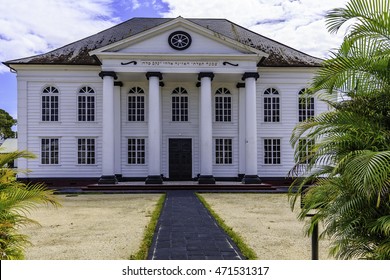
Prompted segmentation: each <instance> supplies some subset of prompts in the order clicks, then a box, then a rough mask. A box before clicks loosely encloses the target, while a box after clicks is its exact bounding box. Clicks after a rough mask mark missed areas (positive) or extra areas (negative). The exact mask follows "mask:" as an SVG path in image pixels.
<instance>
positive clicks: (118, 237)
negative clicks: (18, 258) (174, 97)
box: [23, 193, 327, 260]
mask: <svg viewBox="0 0 390 280" xmlns="http://www.w3.org/2000/svg"><path fill="white" fill-rule="evenodd" d="M202 195H203V197H204V198H205V199H206V200H207V202H208V203H209V204H210V205H211V206H212V208H213V209H214V211H216V212H217V213H218V215H219V216H220V217H221V218H223V219H224V220H225V223H226V224H228V225H229V226H230V227H232V228H233V229H234V230H235V231H236V232H238V233H239V234H240V235H241V236H242V237H243V238H244V239H245V241H246V243H247V244H248V245H249V246H250V247H252V248H253V249H254V251H255V252H256V253H257V255H258V257H259V259H269V260H272V259H280V260H298V259H310V258H311V240H310V238H308V237H305V236H304V232H303V222H299V221H297V219H296V213H292V212H291V210H290V208H289V204H288V201H287V195H286V194H221V193H218V194H202ZM159 197H160V195H158V194H117V195H116V194H114V195H103V194H101V195H79V196H72V197H67V196H59V198H60V201H61V203H62V205H63V207H61V208H58V209H53V208H42V209H40V210H37V211H34V212H33V213H32V215H31V217H32V218H33V219H35V220H37V221H39V222H40V223H41V225H42V227H37V226H29V227H28V228H26V229H24V230H23V232H24V233H26V234H28V235H29V236H31V241H32V243H33V244H34V245H33V246H32V247H29V248H28V250H27V252H26V253H27V254H26V257H27V259H34V260H51V259H57V260H65V259H73V260H78V259H92V260H100V259H105V260H110V259H112V260H115V259H128V258H129V256H130V255H131V254H132V253H134V252H135V251H136V250H137V249H138V247H139V244H140V241H141V240H142V236H143V232H144V229H145V226H146V225H147V223H148V222H149V220H150V214H151V213H152V211H153V209H154V207H155V205H156V202H157V200H158V198H159ZM326 258H327V242H325V241H321V242H320V259H326Z"/></svg>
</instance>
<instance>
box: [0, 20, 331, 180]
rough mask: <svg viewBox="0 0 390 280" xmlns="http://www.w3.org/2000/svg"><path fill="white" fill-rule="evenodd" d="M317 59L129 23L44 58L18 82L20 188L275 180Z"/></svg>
mask: <svg viewBox="0 0 390 280" xmlns="http://www.w3.org/2000/svg"><path fill="white" fill-rule="evenodd" d="M321 62H322V60H321V59H318V58H315V57H312V56H310V55H307V54H305V53H303V52H300V51H298V50H295V49H293V48H290V47H288V46H286V45H283V44H281V43H279V42H276V41H273V40H271V39H269V38H266V37H264V36H262V35H259V34H256V33H254V32H252V31H250V30H248V29H245V28H243V27H241V26H239V25H237V24H235V23H233V22H230V21H229V20H226V19H191V18H188V19H187V18H182V17H178V18H174V19H169V18H133V19H130V20H128V21H126V22H123V23H121V24H119V25H116V26H114V27H112V28H109V29H107V30H104V31H102V32H99V33H97V34H94V35H92V36H90V37H87V38H85V39H82V40H79V41H77V42H74V43H71V44H69V45H66V46H64V47H61V48H59V49H56V50H53V51H50V52H48V53H45V54H41V55H37V56H33V57H28V58H22V59H16V60H11V61H7V62H4V64H5V65H7V66H8V67H9V68H10V69H11V70H12V71H14V72H15V73H16V76H17V90H18V118H17V119H18V149H20V150H28V151H30V152H33V153H34V154H36V155H37V158H36V159H32V160H24V159H21V160H19V161H18V167H19V168H20V169H28V170H30V171H31V172H30V173H28V174H24V173H21V174H19V175H18V177H19V179H21V180H41V181H42V180H43V181H58V182H60V181H64V180H65V181H68V182H69V181H72V180H74V181H77V180H81V181H82V180H90V181H94V182H99V183H101V184H104V183H108V184H115V183H116V182H117V181H118V180H119V181H129V180H133V181H136V180H138V181H139V180H145V183H146V184H161V183H163V181H164V180H183V181H188V180H198V182H199V184H213V183H215V181H216V180H217V181H218V180H235V181H237V180H240V181H242V183H244V184H253V183H259V182H260V181H264V182H267V181H275V180H283V179H284V178H285V177H286V176H287V174H288V172H289V171H290V169H291V168H292V167H293V166H294V164H295V162H294V150H293V148H292V147H291V145H290V142H289V140H290V136H291V132H292V129H293V128H294V126H295V125H296V124H297V123H299V122H300V121H303V120H305V119H306V118H308V117H311V116H313V115H315V114H318V113H321V112H324V111H326V110H327V106H326V105H325V104H324V103H322V102H320V101H319V100H317V99H316V98H315V97H311V96H309V97H308V96H306V95H304V94H303V93H304V91H305V89H306V88H307V86H308V84H309V83H310V81H311V79H312V77H313V74H314V73H315V71H316V70H317V69H318V67H319V66H320V64H321Z"/></svg>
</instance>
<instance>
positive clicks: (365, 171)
mask: <svg viewBox="0 0 390 280" xmlns="http://www.w3.org/2000/svg"><path fill="white" fill-rule="evenodd" d="M389 10H390V1H388V0H386V1H380V0H351V1H350V2H349V3H348V4H347V6H346V7H345V8H339V9H334V10H332V11H331V12H329V14H328V15H327V24H328V29H329V31H330V32H337V31H338V30H339V29H340V27H341V26H343V25H345V24H346V23H347V22H349V21H353V24H352V25H351V26H350V28H349V33H348V34H347V36H346V37H345V39H344V42H343V44H342V45H341V46H340V48H339V49H338V51H337V52H334V53H333V54H332V56H331V58H329V59H328V60H326V61H325V62H324V64H323V67H322V68H321V69H320V70H319V71H318V73H317V74H316V76H315V78H314V80H313V85H312V90H313V91H314V92H317V95H318V96H319V97H320V98H322V99H323V100H324V101H325V102H327V103H328V104H329V106H330V107H331V108H332V110H331V111H329V112H326V113H323V114H321V115H318V116H316V117H314V118H312V119H310V120H307V121H306V122H304V123H301V124H299V125H297V126H296V127H295V129H294V131H293V135H292V137H291V143H292V145H294V146H296V152H295V154H296V159H297V161H298V163H297V167H298V166H299V165H300V164H302V163H303V161H304V160H305V161H306V162H307V161H308V162H309V164H308V166H307V171H306V174H304V176H303V178H299V179H297V180H295V182H294V183H293V185H292V188H291V190H292V189H293V187H298V192H297V193H296V194H292V195H291V196H290V199H291V200H290V201H291V204H292V207H294V205H295V204H296V201H297V199H298V197H299V196H300V195H301V193H302V192H303V191H304V190H303V187H304V186H305V185H308V184H311V186H312V187H310V188H309V189H308V190H306V191H305V196H304V205H303V207H302V210H301V212H300V215H299V218H300V219H304V218H305V216H306V215H307V214H308V213H309V212H312V211H315V212H316V214H315V216H314V217H313V219H311V220H310V226H309V228H308V234H311V233H312V229H313V227H314V225H316V224H318V223H319V222H322V223H323V224H324V230H323V232H322V236H326V235H327V236H329V237H330V239H331V242H332V245H331V249H330V253H331V254H332V255H334V256H335V257H337V258H341V259H350V258H368V259H390V192H389V186H390V91H389V89H390V74H389V67H390V14H389ZM340 93H341V98H342V99H343V101H342V102H340ZM303 137H304V138H306V139H308V140H310V141H305V142H303V143H309V142H311V143H312V142H313V141H314V142H315V144H314V145H310V146H308V145H307V146H306V147H302V145H297V144H298V143H299V141H300V139H301V138H303ZM298 146H299V147H298ZM302 149H308V150H309V153H308V156H307V158H303V159H302V156H301V155H302ZM299 161H300V162H299ZM297 167H296V168H297ZM313 182H314V183H313Z"/></svg>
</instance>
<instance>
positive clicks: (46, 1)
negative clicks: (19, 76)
mask: <svg viewBox="0 0 390 280" xmlns="http://www.w3.org/2000/svg"><path fill="white" fill-rule="evenodd" d="M112 2H113V0H83V1H80V0H67V1H63V0H34V1H31V0H18V1H2V4H1V5H0V61H6V60H10V59H15V58H21V57H25V56H31V55H35V54H38V53H43V52H47V51H49V50H52V49H54V48H57V47H60V46H63V45H66V44H68V43H71V42H74V41H76V40H78V39H81V38H84V37H86V36H89V35H92V34H94V33H96V32H98V31H101V30H103V29H105V28H108V27H110V26H112V25H113V24H115V23H118V22H119V21H120V20H119V19H118V18H112V15H113V9H112V6H111V4H112ZM3 71H8V69H7V68H6V67H4V66H0V72H3Z"/></svg>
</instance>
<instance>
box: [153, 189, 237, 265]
mask: <svg viewBox="0 0 390 280" xmlns="http://www.w3.org/2000/svg"><path fill="white" fill-rule="evenodd" d="M148 259H152V260H238V259H244V257H243V256H242V254H241V252H240V251H239V250H238V248H237V246H236V245H235V244H234V243H233V241H232V240H231V239H230V238H229V236H228V235H227V234H226V233H225V232H224V231H223V230H222V229H221V228H220V227H219V226H218V225H217V223H216V221H215V220H214V218H213V217H212V216H211V215H210V214H209V212H208V211H207V209H206V208H205V207H204V206H203V204H202V203H201V202H200V201H199V199H198V198H197V197H196V196H195V194H194V192H193V191H168V192H167V197H166V201H165V204H164V207H163V210H162V213H161V215H160V219H159V221H158V224H157V227H156V233H155V237H154V241H153V244H152V246H151V248H150V250H149V256H148Z"/></svg>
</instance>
